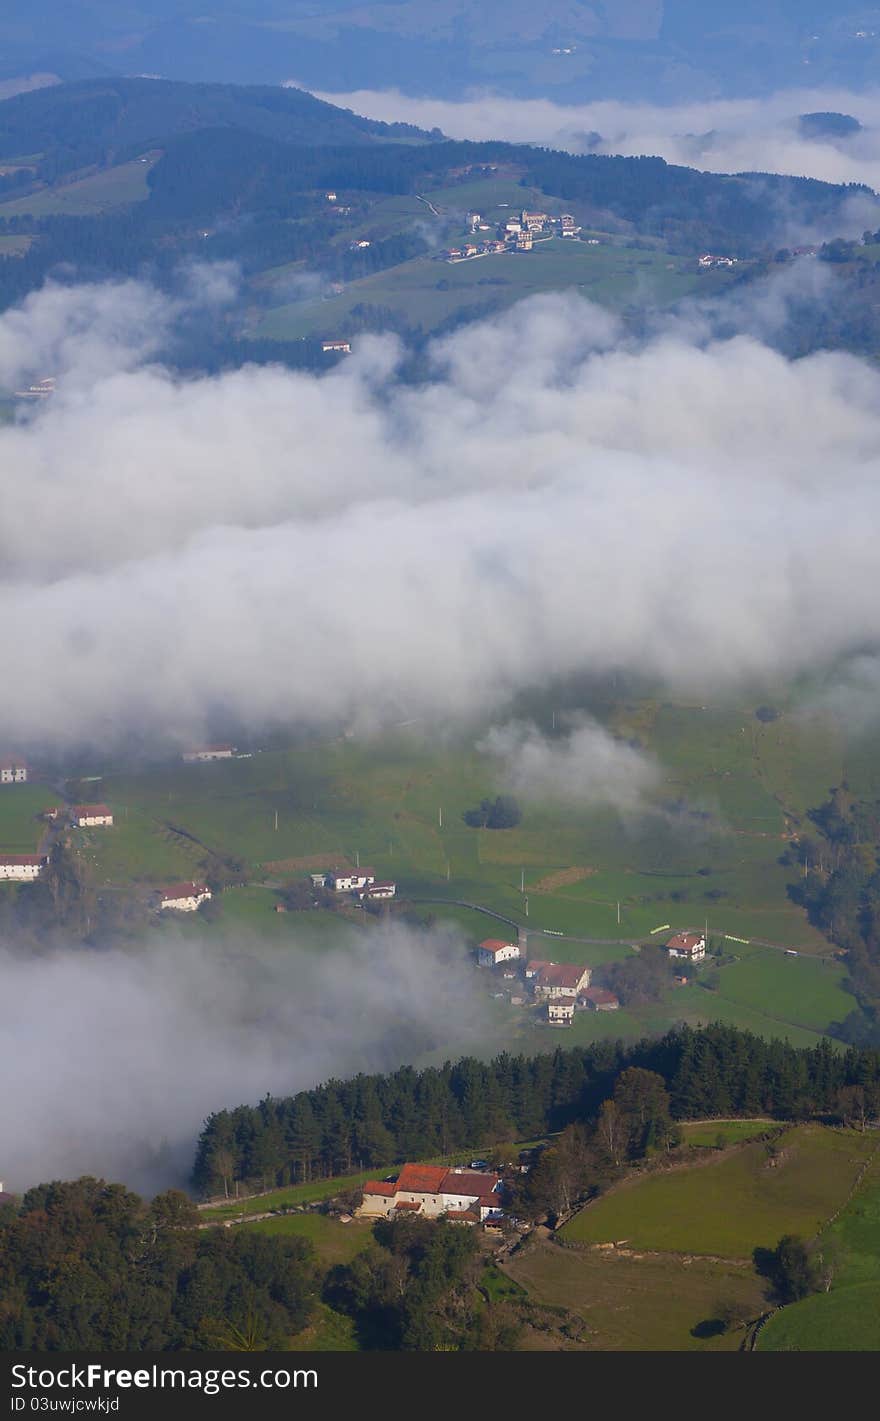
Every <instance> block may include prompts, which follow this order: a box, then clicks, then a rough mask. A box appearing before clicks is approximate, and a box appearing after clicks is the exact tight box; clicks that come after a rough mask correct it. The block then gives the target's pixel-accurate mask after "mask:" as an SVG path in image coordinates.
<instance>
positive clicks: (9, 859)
mask: <svg viewBox="0 0 880 1421" xmlns="http://www.w3.org/2000/svg"><path fill="white" fill-rule="evenodd" d="M46 861H47V860H46V855H45V854H0V863H3V864H8V865H10V866H11V865H13V864H14V865H15V867H16V868H24V867H25V866H26V865H27V864H40V863H46Z"/></svg>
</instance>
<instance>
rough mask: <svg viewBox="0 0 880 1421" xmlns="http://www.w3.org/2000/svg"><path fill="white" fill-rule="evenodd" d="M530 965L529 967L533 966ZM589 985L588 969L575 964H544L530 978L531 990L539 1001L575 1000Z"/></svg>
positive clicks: (532, 964)
mask: <svg viewBox="0 0 880 1421" xmlns="http://www.w3.org/2000/svg"><path fill="white" fill-rule="evenodd" d="M534 965H535V964H534V963H530V964H529V966H534ZM589 985H590V968H589V967H584V966H582V965H581V964H580V963H575V962H544V963H541V965H540V969H539V971H537V972H536V973H535V974H534V975H533V976H532V988H533V990H534V993H535V996H536V997H537V998H538V999H539V1000H544V1001H546V1000H554V1001H556V1000H559V999H560V998H565V997H570V998H571V1000H572V1001H574V1000H575V998H576V997H577V995H578V993H579V992H582V991H583V990H584V988H585V987H589Z"/></svg>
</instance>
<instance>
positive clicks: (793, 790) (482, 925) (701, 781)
mask: <svg viewBox="0 0 880 1421" xmlns="http://www.w3.org/2000/svg"><path fill="white" fill-rule="evenodd" d="M533 713H534V714H535V715H536V718H537V719H538V721H539V723H540V722H541V721H542V718H543V715H544V713H545V712H544V711H543V710H542V708H540V707H538V708H536V709H535V710H534V711H533ZM608 718H609V721H610V724H611V725H612V726H613V727H615V728H616V729H618V730H619V731H620V732H621V733H623V734H627V735H632V734H637V735H638V736H639V738H640V740H641V741H642V743H643V744H645V746H646V747H647V748H648V749H649V750H651V751H652V752H653V753H654V754H656V755H657V756H658V758H659V759H660V760H661V762H662V764H663V765H664V768H665V771H666V776H665V783H664V785H663V789H662V793H663V796H664V797H668V798H670V799H673V800H677V799H679V798H683V799H685V800H686V801H687V802H688V803H689V804H691V805H693V806H696V807H698V808H703V809H704V810H705V812H706V813H707V814H709V816H710V818H709V819H708V820H706V821H704V822H703V823H700V822H697V821H690V822H687V821H685V822H683V823H682V824H676V822H675V821H669V820H668V819H666V818H661V817H649V818H647V819H645V820H644V821H642V822H640V823H638V824H635V825H633V824H627V825H624V824H622V823H621V821H620V820H619V819H618V818H617V816H616V815H615V814H614V813H613V812H611V811H608V810H599V809H592V810H586V809H585V810H582V811H576V810H561V809H559V808H556V807H553V806H549V805H547V806H542V805H529V806H527V807H526V814H525V816H524V819H523V823H522V824H521V825H520V826H519V827H518V828H517V829H515V830H510V831H506V832H504V833H492V832H489V831H482V832H480V831H475V830H473V829H469V828H468V827H467V826H466V825H465V824H464V823H463V822H462V818H461V816H462V812H463V811H464V809H466V808H467V807H469V806H471V805H473V804H475V803H477V802H478V801H479V799H481V798H482V797H483V796H484V795H486V794H489V793H492V792H493V791H494V790H496V789H497V788H498V786H497V785H496V783H495V779H494V767H493V765H492V764H490V762H489V761H488V760H486V759H485V758H484V757H481V756H480V755H479V754H477V753H476V751H475V750H474V749H473V748H472V746H473V741H476V740H477V739H478V738H479V737H478V734H477V733H476V732H475V734H474V737H473V741H472V742H471V743H469V744H460V743H459V744H458V745H456V744H455V743H450V744H448V745H446V747H445V748H442V747H441V748H438V740H437V739H436V738H435V737H434V736H433V734H432V733H431V732H430V731H428V730H419V731H407V732H398V733H396V734H395V735H389V736H388V737H386V738H385V739H382V740H378V741H374V742H371V743H369V744H358V743H357V742H355V741H352V740H339V741H335V742H328V743H325V744H321V745H311V746H308V747H305V748H302V749H289V750H279V751H272V752H265V753H258V754H255V755H254V756H253V757H252V758H250V759H243V760H237V761H232V762H229V763H218V764H213V765H204V766H183V765H171V766H168V767H166V768H165V769H158V770H155V771H151V772H149V773H143V774H137V775H114V776H108V777H107V778H106V780H105V781H104V782H103V783H102V785H101V786H100V793H101V796H102V797H103V798H107V799H108V800H109V801H110V803H111V804H112V805H113V806H114V808H115V810H116V812H117V826H116V827H115V828H114V829H113V831H112V832H109V833H99V832H98V831H95V832H94V833H92V834H91V835H89V836H83V848H84V852H86V853H87V854H88V856H89V858H90V860H91V862H92V864H93V866H94V870H95V874H96V878H97V880H98V882H99V883H100V882H108V881H109V882H114V883H125V882H126V881H131V880H138V879H139V880H146V881H153V882H156V881H159V880H161V879H167V878H175V877H187V878H188V877H191V876H192V875H194V874H195V873H198V872H201V871H202V869H201V868H200V861H201V860H202V859H203V858H204V855H205V852H206V848H205V847H201V846H200V845H199V844H198V843H194V842H193V841H192V840H190V839H187V838H185V837H183V836H182V835H180V834H178V833H177V832H176V829H181V828H182V829H185V830H186V832H187V833H188V834H191V835H194V836H195V838H196V839H198V840H201V841H202V844H203V845H204V846H206V847H207V848H208V849H212V850H215V851H217V852H218V853H222V854H234V855H237V856H240V857H241V858H242V859H244V860H245V862H246V863H247V865H248V870H249V872H250V873H251V875H252V876H253V877H254V878H255V879H257V880H259V879H260V878H263V877H265V878H266V879H267V881H268V882H270V883H273V882H274V883H282V882H285V881H288V880H290V879H294V878H301V877H302V876H303V874H304V873H305V870H306V867H307V866H308V867H318V866H329V865H330V864H332V863H334V862H345V861H348V862H351V863H354V861H355V859H356V856H357V855H358V854H359V855H360V862H361V863H362V864H368V865H370V866H371V867H373V868H374V869H375V871H376V872H377V873H378V874H379V875H381V876H386V875H387V876H389V877H392V878H394V879H396V880H397V881H398V882H399V883H400V885H401V889H402V893H403V895H405V896H406V898H407V899H409V900H415V901H414V907H413V911H414V912H415V913H417V914H419V915H421V916H422V917H426V916H429V915H433V916H437V917H441V918H448V919H449V920H450V921H452V922H454V923H456V924H457V925H458V926H459V927H460V928H461V929H462V931H463V933H464V936H465V938H466V940H467V941H468V942H475V941H479V940H480V939H481V938H482V937H485V936H490V935H495V934H497V933H498V932H499V931H507V929H506V928H504V927H503V926H502V925H500V924H498V922H497V921H493V919H491V918H489V917H486V916H484V915H482V914H477V913H474V912H473V911H472V910H471V909H468V908H465V907H459V906H455V905H454V904H453V903H452V902H451V900H453V899H460V900H463V901H465V902H470V903H479V904H481V905H483V906H485V907H488V908H492V909H494V910H495V911H497V912H499V913H502V914H504V915H506V916H508V917H510V918H512V919H513V920H514V921H515V922H518V923H520V924H522V925H523V926H526V927H528V929H529V931H530V943H529V948H530V951H531V953H532V954H533V955H536V956H548V955H551V956H553V957H555V958H556V959H557V960H569V961H580V962H585V963H588V964H590V965H593V966H596V965H598V964H599V963H601V962H604V961H610V960H619V959H621V958H624V957H626V956H628V955H629V953H630V951H631V948H630V946H629V945H628V942H627V935H628V934H630V935H631V937H630V938H629V941H630V942H635V941H637V940H638V939H639V938H641V937H645V936H646V935H648V934H649V933H650V930H651V929H652V928H654V927H656V926H657V925H658V924H661V923H670V924H671V926H672V928H673V929H677V928H687V927H695V926H698V927H702V926H703V925H704V923H708V928H709V931H710V934H714V935H716V936H718V935H720V934H723V933H730V934H733V935H735V936H738V937H747V938H764V939H766V940H768V941H769V942H772V943H776V944H778V945H780V946H783V947H784V946H788V945H791V946H794V947H796V948H797V949H798V951H799V953H800V955H799V956H798V957H786V956H785V955H784V953H783V952H781V951H774V950H772V949H770V948H767V947H762V946H760V945H759V944H757V943H755V942H751V943H750V944H749V945H743V944H740V943H733V942H729V943H728V944H727V952H728V955H729V956H730V957H733V958H735V960H733V961H731V962H729V963H728V965H726V966H724V967H722V968H721V969H720V971H716V970H715V969H714V968H713V966H712V965H711V964H707V968H706V970H705V971H704V972H703V973H702V974H701V979H698V981H699V980H702V981H704V982H707V983H709V984H711V985H712V986H713V990H711V991H709V990H705V988H704V987H703V986H700V985H692V986H689V987H687V988H682V989H676V990H671V991H670V992H669V993H668V994H667V997H666V1000H665V1001H663V1002H660V1003H656V1004H652V1005H650V1006H646V1007H639V1008H637V1009H632V1010H627V1011H621V1012H618V1013H615V1014H613V1015H611V1014H609V1015H608V1016H604V1015H597V1014H594V1013H590V1014H589V1015H588V1014H586V1013H585V1014H583V1015H582V1016H579V1017H578V1019H577V1020H576V1022H575V1025H574V1027H573V1028H572V1029H571V1030H570V1031H568V1032H566V1033H564V1034H563V1035H564V1039H565V1040H566V1041H569V1042H572V1043H573V1042H575V1041H579V1040H587V1039H596V1038H597V1037H606V1036H617V1035H621V1036H637V1035H640V1034H643V1032H645V1031H654V1030H662V1029H664V1028H665V1027H667V1026H668V1025H669V1024H670V1023H671V1022H674V1021H679V1020H685V1021H690V1022H694V1023H696V1022H701V1021H710V1020H714V1019H721V1020H725V1021H729V1022H731V1023H732V1024H736V1025H739V1026H742V1027H745V1028H747V1029H751V1030H755V1031H758V1032H759V1033H760V1034H762V1035H765V1036H773V1035H778V1036H782V1037H787V1038H788V1039H789V1040H791V1041H793V1042H795V1043H797V1044H801V1045H808V1044H812V1043H814V1042H815V1041H816V1040H817V1038H818V1036H819V1034H821V1032H822V1031H824V1030H825V1029H826V1028H827V1027H828V1026H829V1024H830V1023H831V1022H833V1021H835V1020H839V1019H841V1018H842V1017H844V1016H846V1015H847V1014H848V1012H849V1011H850V1010H851V1009H852V1005H853V1001H852V998H851V997H850V996H849V994H848V993H847V992H845V991H844V990H843V986H844V983H845V974H844V971H843V969H842V967H841V965H840V964H839V963H836V962H833V961H830V960H827V961H820V960H818V957H813V956H811V954H826V955H827V954H828V952H829V944H828V943H827V942H826V941H825V940H824V939H823V938H822V936H821V935H820V934H819V933H818V932H816V931H815V930H814V929H812V928H811V927H810V926H809V924H808V923H807V922H806V920H805V918H804V915H803V913H802V912H801V910H800V909H799V908H798V907H797V906H796V905H795V904H793V903H792V902H791V901H790V900H789V899H788V897H787V894H786V888H787V885H788V883H789V882H790V881H791V879H792V876H793V874H792V870H791V869H790V868H785V867H783V866H781V865H780V864H779V863H778V857H779V854H780V852H781V851H782V850H783V849H784V847H785V843H786V836H787V834H788V833H789V832H790V830H791V826H792V825H793V824H795V823H796V821H797V819H798V818H801V819H802V818H803V815H804V812H805V810H806V808H808V807H809V806H810V805H812V804H816V803H818V802H820V801H821V799H822V797H823V795H824V794H826V793H827V788H828V786H829V785H830V784H833V783H835V782H837V781H838V780H839V778H840V776H841V773H842V771H843V768H844V760H846V773H847V775H848V776H849V779H850V783H851V784H853V785H854V787H856V788H857V789H861V788H862V786H863V785H864V786H865V787H866V788H865V792H869V791H871V790H873V788H874V784H875V783H876V771H875V770H874V769H873V766H874V764H875V758H876V757H875V756H874V755H873V754H871V753H869V750H868V749H863V748H862V747H860V746H854V747H853V746H850V747H845V746H842V745H841V744H840V743H839V741H838V739H837V738H836V736H835V735H834V734H833V733H832V732H831V731H830V730H829V729H826V728H824V727H822V726H821V725H819V724H817V723H810V722H806V721H803V720H801V719H798V718H795V717H794V716H788V715H787V716H785V717H783V719H781V720H780V721H777V722H774V723H772V724H770V725H762V724H761V723H760V722H758V721H756V720H755V718H754V715H753V714H752V711H751V710H750V709H748V708H744V707H736V706H733V707H731V706H723V705H721V706H712V707H708V708H707V709H706V710H702V709H701V708H700V707H699V706H688V705H669V704H660V703H658V702H654V701H644V702H638V703H632V704H625V705H619V706H617V707H615V709H614V710H613V711H612V712H611V713H610V715H609V717H608ZM2 802H3V799H2V794H0V809H2ZM440 809H442V811H443V823H442V827H441V825H440V821H439V811H440ZM276 812H277V815H278V828H277V830H276V829H275V815H276ZM32 827H33V826H32V825H31V824H30V823H29V822H27V816H25V818H24V819H23V820H21V821H20V828H19V829H18V830H17V831H16V832H17V833H18V836H19V838H20V839H26V838H27V834H28V833H29V832H31V829H32ZM306 861H308V862H306ZM572 869H574V870H576V871H575V872H573V873H572V872H570V871H571V870H572ZM698 870H702V872H698ZM447 875H448V876H447ZM521 876H522V877H524V881H525V895H523V894H522V893H521V892H520V880H521ZM673 895H674V896H673ZM526 898H527V899H528V916H526V906H527V905H526ZM419 900H440V901H439V902H431V901H422V902H420V901H419ZM276 901H277V900H276V898H275V896H274V894H273V893H272V892H271V891H270V890H269V889H266V888H258V887H253V888H251V889H247V890H236V891H235V892H233V893H229V894H227V895H226V897H225V900H224V916H223V919H222V920H221V924H218V925H217V926H216V927H215V928H214V929H212V931H216V932H220V931H226V932H228V931H230V930H232V929H233V928H234V927H235V926H236V925H239V926H244V925H247V926H248V927H249V928H251V929H252V930H254V931H259V932H261V933H265V934H266V935H267V936H270V937H273V938H277V939H278V940H279V941H280V942H287V941H292V940H293V939H294V938H295V937H296V935H297V934H298V933H299V931H300V928H301V926H302V924H303V921H304V917H303V915H302V914H287V915H283V916H276V915H275V913H274V906H275V902H276ZM444 903H449V906H448V907H445V906H444ZM618 903H619V904H620V921H619V923H618V917H617V911H618V910H617V905H618ZM306 916H309V915H306ZM318 918H319V915H314V920H315V922H317V921H318ZM321 920H322V922H323V921H325V920H324V919H323V915H321ZM327 921H328V925H327V927H326V937H325V939H324V940H325V941H329V940H330V939H332V937H333V936H334V932H335V931H336V929H337V928H338V925H339V920H338V918H336V917H335V915H333V916H331V917H330V918H329V920H327ZM334 925H335V926H334ZM197 926H198V929H199V931H202V930H203V926H202V923H201V920H199V923H198V925H197ZM543 929H551V930H553V931H555V932H563V933H565V934H568V935H570V936H573V937H576V938H622V939H623V941H622V942H620V943H616V944H611V943H609V944H596V943H590V942H568V941H563V940H558V941H554V939H553V937H552V936H547V935H545V934H544V933H543V931H542V930H543ZM346 930H347V929H343V931H346ZM486 982H487V986H488V983H489V978H488V977H487V978H486ZM501 985H502V984H500V983H499V984H498V988H500V987H501ZM494 989H495V988H494V987H493V990H494ZM493 1009H494V1004H493ZM498 1011H499V1013H500V1012H501V1008H498ZM499 1020H500V1016H499ZM503 1033H504V1034H505V1039H507V1040H509V1041H510V1042H511V1043H512V1044H516V1045H517V1046H518V1047H521V1048H522V1049H527V1050H530V1049H544V1048H545V1047H546V1044H547V1032H546V1030H544V1031H541V1030H538V1029H536V1027H535V1026H534V1025H533V1023H532V1019H531V1018H530V1017H529V1014H528V1013H520V1012H511V1011H510V1009H509V1008H508V1009H507V1024H506V1025H505V1026H504V1028H503ZM553 1039H554V1040H556V1039H558V1038H557V1037H556V1035H554V1037H553ZM495 1045H497V1041H493V1043H492V1046H493V1048H494V1046H495Z"/></svg>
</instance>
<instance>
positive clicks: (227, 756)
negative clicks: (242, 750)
mask: <svg viewBox="0 0 880 1421" xmlns="http://www.w3.org/2000/svg"><path fill="white" fill-rule="evenodd" d="M234 755H235V746H234V745H203V746H202V747H201V749H199V750H184V752H183V755H182V756H181V759H182V760H184V762H185V763H186V764H187V765H195V764H199V763H202V762H204V761H207V760H231V759H232V758H233V756H234Z"/></svg>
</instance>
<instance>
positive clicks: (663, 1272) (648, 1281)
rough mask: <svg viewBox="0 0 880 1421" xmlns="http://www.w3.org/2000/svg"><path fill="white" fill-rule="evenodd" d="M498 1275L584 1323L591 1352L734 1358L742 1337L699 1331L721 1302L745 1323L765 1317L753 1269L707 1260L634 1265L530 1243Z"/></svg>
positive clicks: (636, 1261)
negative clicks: (735, 1308) (734, 1306)
mask: <svg viewBox="0 0 880 1421" xmlns="http://www.w3.org/2000/svg"><path fill="white" fill-rule="evenodd" d="M502 1270H503V1272H504V1273H505V1274H506V1275H507V1276H508V1277H510V1278H512V1279H513V1280H514V1281H515V1282H516V1283H518V1284H519V1285H520V1286H521V1287H523V1288H525V1290H526V1292H527V1294H528V1297H529V1300H530V1301H531V1302H533V1303H538V1304H541V1303H543V1304H545V1305H546V1306H550V1307H565V1308H569V1309H571V1311H573V1312H575V1313H577V1314H578V1315H579V1316H580V1317H581V1318H583V1320H584V1321H585V1323H586V1324H587V1327H588V1329H589V1331H588V1337H587V1342H586V1348H587V1349H588V1350H590V1351H662V1352H679V1351H682V1352H683V1351H698V1352H705V1351H710V1352H716V1351H736V1349H737V1348H738V1347H739V1344H740V1341H741V1339H742V1333H741V1332H737V1331H733V1332H728V1333H720V1332H718V1331H713V1330H709V1333H708V1335H705V1334H704V1335H700V1324H701V1323H706V1322H707V1321H710V1320H711V1319H713V1318H715V1317H716V1316H717V1312H718V1306H719V1302H720V1301H721V1300H722V1299H729V1300H735V1301H736V1302H738V1303H739V1304H740V1306H741V1308H742V1311H743V1315H744V1317H745V1318H752V1317H757V1316H759V1315H760V1313H761V1311H762V1297H761V1285H760V1280H759V1279H758V1278H757V1277H756V1275H755V1273H754V1270H753V1269H752V1268H751V1267H750V1266H747V1265H737V1264H731V1263H719V1262H716V1261H713V1260H709V1259H704V1258H693V1259H691V1260H690V1261H689V1262H687V1263H685V1262H684V1261H683V1260H682V1259H679V1258H675V1257H674V1256H669V1255H667V1256H666V1257H650V1256H649V1257H640V1258H633V1257H627V1256H621V1255H620V1254H618V1253H616V1252H614V1251H612V1250H609V1251H608V1252H600V1251H598V1250H597V1251H592V1250H591V1251H588V1252H585V1251H581V1250H576V1249H567V1248H560V1247H559V1245H558V1244H556V1243H553V1242H552V1241H550V1240H547V1241H544V1240H538V1239H533V1240H530V1242H529V1243H528V1244H527V1246H526V1247H525V1248H524V1249H522V1250H520V1251H519V1252H517V1253H515V1254H514V1255H513V1257H512V1258H510V1259H509V1260H507V1261H506V1262H505V1263H504V1264H503V1265H502ZM695 1329H696V1330H697V1335H696V1336H695V1335H694V1330H695Z"/></svg>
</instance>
